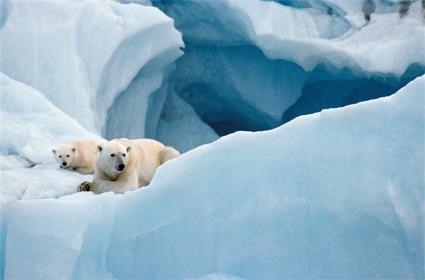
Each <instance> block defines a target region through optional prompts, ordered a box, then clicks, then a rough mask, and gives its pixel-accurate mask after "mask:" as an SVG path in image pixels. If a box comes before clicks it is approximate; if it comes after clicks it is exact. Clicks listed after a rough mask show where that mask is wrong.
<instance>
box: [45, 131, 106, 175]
mask: <svg viewBox="0 0 425 280" xmlns="http://www.w3.org/2000/svg"><path fill="white" fill-rule="evenodd" d="M97 145H99V142H98V141H97V140H94V139H78V140H74V141H72V142H70V143H66V144H62V145H59V146H58V147H57V148H56V149H52V152H53V154H54V156H55V159H56V161H57V163H59V167H60V168H64V169H67V170H73V171H77V172H80V173H82V174H91V173H93V172H94V166H95V162H96V149H97Z"/></svg>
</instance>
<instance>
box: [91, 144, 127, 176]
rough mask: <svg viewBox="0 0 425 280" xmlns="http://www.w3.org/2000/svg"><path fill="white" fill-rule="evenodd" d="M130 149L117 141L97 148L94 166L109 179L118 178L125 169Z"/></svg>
mask: <svg viewBox="0 0 425 280" xmlns="http://www.w3.org/2000/svg"><path fill="white" fill-rule="evenodd" d="M130 150H131V147H130V146H125V145H123V144H122V143H120V142H118V141H114V140H112V141H110V142H107V143H104V144H101V145H99V146H97V159H96V166H97V167H98V168H99V169H100V170H102V171H103V172H104V173H105V174H106V175H108V176H110V177H115V176H118V175H119V174H120V173H122V172H124V171H125V170H126V168H127V164H128V160H129V153H130Z"/></svg>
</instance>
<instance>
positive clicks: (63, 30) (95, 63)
mask: <svg viewBox="0 0 425 280" xmlns="http://www.w3.org/2000/svg"><path fill="white" fill-rule="evenodd" d="M2 10H4V11H2V15H3V14H6V16H7V19H6V20H5V23H4V24H3V26H2V28H1V29H0V37H1V41H2V46H1V51H2V62H1V64H0V71H1V72H3V73H5V74H7V75H8V76H10V77H11V78H13V79H15V80H18V81H21V82H24V83H26V84H28V85H30V86H32V87H34V88H36V89H38V90H40V91H41V92H42V93H43V94H45V95H46V96H47V97H48V98H49V100H50V101H52V102H53V103H54V104H55V105H56V106H58V107H59V108H61V109H62V110H63V111H64V112H66V113H67V114H69V115H70V116H71V117H73V118H75V119H76V120H77V121H78V122H79V123H80V124H81V125H82V126H83V127H85V128H86V129H88V130H90V131H92V132H95V133H100V132H104V130H105V129H106V128H105V124H106V122H107V119H108V114H107V112H108V110H109V109H110V107H111V106H112V105H113V104H114V101H115V99H116V98H118V97H119V96H121V95H124V96H123V98H121V103H118V104H117V105H116V106H115V110H116V109H117V108H116V107H117V106H118V107H119V106H120V104H122V103H124V105H126V104H128V103H125V100H122V99H124V98H125V95H126V93H127V92H126V90H127V89H129V91H130V92H132V91H134V85H133V86H132V81H133V79H135V78H137V80H139V81H140V84H142V85H141V88H140V89H138V93H139V94H138V95H137V98H136V97H135V98H133V106H138V110H137V112H134V111H133V115H130V116H127V115H125V110H122V113H123V116H125V117H128V118H130V119H132V120H133V121H135V120H140V122H139V127H140V130H142V131H143V128H144V121H145V119H146V118H147V117H146V113H147V112H146V111H147V104H148V103H149V97H150V95H151V93H152V92H153V91H154V90H155V89H156V88H158V87H159V86H160V84H161V78H162V75H163V74H164V72H165V71H166V68H167V67H169V64H170V63H171V62H173V61H174V60H175V59H176V58H177V57H178V56H180V55H181V53H182V52H181V50H180V49H179V48H180V47H182V46H183V42H182V40H181V35H180V33H179V32H178V31H177V30H175V29H174V27H173V21H172V19H170V18H169V17H167V16H166V15H164V14H163V13H162V12H161V11H159V10H158V9H156V8H153V7H149V6H143V5H137V4H127V5H124V4H120V3H117V2H113V1H52V0H45V1H44V0H40V1H9V2H8V4H7V5H2ZM146 68H149V69H148V70H146ZM146 72H147V73H146ZM127 94H130V93H127ZM162 102H163V101H162ZM150 105H151V106H158V107H160V108H161V107H162V104H161V103H160V102H158V104H150ZM118 109H119V108H118ZM112 115H113V116H112V117H111V118H113V120H112V121H111V122H114V121H115V119H114V118H118V119H119V120H122V117H121V116H116V115H115V111H114V112H113V114H112ZM152 121H155V120H152ZM143 132H144V131H143ZM104 133H105V132H104ZM142 136H143V135H142Z"/></svg>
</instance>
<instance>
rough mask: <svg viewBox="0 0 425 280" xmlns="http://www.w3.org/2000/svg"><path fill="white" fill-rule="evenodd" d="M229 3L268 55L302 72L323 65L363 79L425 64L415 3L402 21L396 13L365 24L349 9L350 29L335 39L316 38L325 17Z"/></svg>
mask: <svg viewBox="0 0 425 280" xmlns="http://www.w3.org/2000/svg"><path fill="white" fill-rule="evenodd" d="M228 2H229V8H230V9H231V11H230V12H233V13H234V14H235V15H236V16H237V17H238V18H239V20H240V21H242V22H243V25H244V26H245V27H246V32H247V34H248V36H249V38H250V39H251V40H252V41H253V42H255V44H256V45H257V46H259V47H260V48H261V49H262V50H263V51H264V53H265V54H266V55H267V56H268V57H270V58H272V59H286V60H289V61H293V62H295V63H297V64H298V65H300V66H302V67H303V68H304V69H305V70H307V71H308V70H312V69H313V68H314V67H316V66H317V65H319V64H321V63H325V64H329V65H332V66H334V67H336V68H338V69H341V68H343V67H347V68H350V69H351V70H353V71H355V72H356V73H364V74H365V75H368V74H369V75H370V74H374V73H375V74H387V75H388V74H395V75H397V76H401V75H402V74H403V73H404V72H405V71H406V70H407V69H408V67H409V66H410V65H412V64H416V63H417V64H420V65H422V66H424V65H425V47H424V42H425V24H424V22H423V14H422V13H421V3H420V1H416V2H414V3H413V4H412V6H411V8H410V12H409V14H408V16H406V17H404V18H403V19H400V16H399V15H398V13H396V12H393V13H386V14H373V17H372V21H371V22H370V23H369V24H367V25H365V22H364V21H362V17H363V14H362V13H361V12H359V11H355V10H354V11H353V9H351V11H350V10H349V11H348V14H347V15H345V18H346V19H347V20H349V22H350V25H351V28H350V30H348V31H347V34H344V35H342V36H340V37H337V38H334V39H328V38H323V36H321V34H320V31H319V30H320V27H321V26H320V24H326V19H325V18H323V19H322V20H321V21H315V20H314V19H315V16H316V15H314V14H310V13H308V12H307V11H305V10H300V9H294V8H291V7H287V6H283V5H280V4H278V3H275V2H264V1H258V0H248V1H239V0H229V1H228ZM319 2H320V1H319ZM342 2H343V1H342ZM342 4H343V3H342ZM351 4H352V5H351V6H350V8H352V7H361V1H354V3H351ZM356 4H357V5H356ZM336 24H338V23H336ZM300 49H302V50H303V51H299V50H300Z"/></svg>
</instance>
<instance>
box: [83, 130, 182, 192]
mask: <svg viewBox="0 0 425 280" xmlns="http://www.w3.org/2000/svg"><path fill="white" fill-rule="evenodd" d="M179 155H180V153H179V152H178V151H177V150H176V149H174V148H172V147H166V146H164V145H163V144H161V143H160V142H158V141H155V140H151V139H135V140H129V139H126V138H121V139H114V140H112V141H109V142H107V143H104V144H102V145H99V147H98V152H97V160H96V168H95V174H94V178H93V182H91V183H90V182H83V183H82V184H81V185H80V186H79V187H78V191H89V190H90V191H93V192H95V193H102V192H107V191H113V192H116V193H124V192H126V191H129V190H135V189H137V188H139V187H143V186H147V185H148V184H149V183H150V181H151V180H152V177H153V176H154V174H155V171H156V169H157V168H158V167H159V166H160V165H161V164H163V163H164V162H166V161H168V160H170V159H173V158H175V157H177V156H179ZM121 168H122V170H121Z"/></svg>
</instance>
